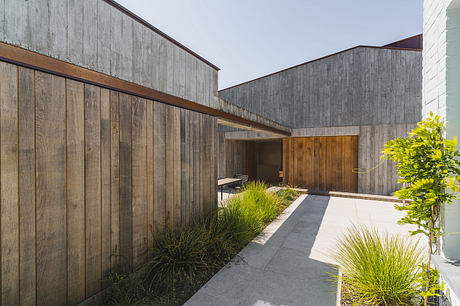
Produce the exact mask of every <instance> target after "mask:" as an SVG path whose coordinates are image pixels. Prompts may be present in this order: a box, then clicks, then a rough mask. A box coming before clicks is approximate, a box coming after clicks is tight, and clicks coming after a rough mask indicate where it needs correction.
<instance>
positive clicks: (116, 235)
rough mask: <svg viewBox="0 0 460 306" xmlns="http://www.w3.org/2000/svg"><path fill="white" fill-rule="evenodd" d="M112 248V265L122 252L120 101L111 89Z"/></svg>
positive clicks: (116, 261)
mask: <svg viewBox="0 0 460 306" xmlns="http://www.w3.org/2000/svg"><path fill="white" fill-rule="evenodd" d="M110 250H111V253H110V255H111V261H110V262H111V266H112V267H113V266H115V265H116V264H117V263H119V258H118V255H119V254H120V101H119V93H118V92H116V91H110Z"/></svg>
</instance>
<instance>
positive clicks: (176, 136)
mask: <svg viewBox="0 0 460 306" xmlns="http://www.w3.org/2000/svg"><path fill="white" fill-rule="evenodd" d="M172 115H173V117H172V119H173V121H172V123H173V131H174V132H173V142H174V145H173V147H174V149H173V151H172V152H173V159H174V162H173V169H174V174H173V181H174V183H173V184H174V187H173V201H174V204H173V224H174V226H175V227H178V228H179V227H180V226H181V220H182V216H181V215H182V208H181V200H182V190H181V164H182V163H181V142H180V138H181V135H180V108H177V107H173V109H172Z"/></svg>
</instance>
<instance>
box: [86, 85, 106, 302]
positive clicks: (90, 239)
mask: <svg viewBox="0 0 460 306" xmlns="http://www.w3.org/2000/svg"><path fill="white" fill-rule="evenodd" d="M100 105H101V89H100V88H99V87H96V86H92V85H88V84H85V219H86V222H85V232H86V294H87V295H89V296H91V295H93V294H96V293H97V292H98V291H99V290H100V289H101V279H102V270H101V269H102V266H101V263H102V262H101V260H102V254H101V243H102V241H101V230H102V228H101V143H100V133H101V124H100V123H101V122H100V120H101V108H100Z"/></svg>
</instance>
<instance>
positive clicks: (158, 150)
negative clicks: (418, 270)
mask: <svg viewBox="0 0 460 306" xmlns="http://www.w3.org/2000/svg"><path fill="white" fill-rule="evenodd" d="M166 107H167V106H166V105H164V104H161V103H158V102H154V110H153V116H154V127H155V128H154V140H153V141H154V143H155V146H154V148H153V171H154V174H155V181H154V183H153V194H154V203H155V207H154V213H153V214H154V230H155V231H161V230H163V229H164V228H165V226H166V217H167V211H166V185H165V181H166Z"/></svg>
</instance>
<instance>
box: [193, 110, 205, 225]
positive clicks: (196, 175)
mask: <svg viewBox="0 0 460 306" xmlns="http://www.w3.org/2000/svg"><path fill="white" fill-rule="evenodd" d="M191 115H192V123H191V126H193V131H192V139H193V140H192V141H193V145H192V146H193V166H194V167H193V202H192V216H193V221H197V220H198V219H199V218H200V216H201V195H200V193H201V189H200V175H201V170H202V168H200V163H201V160H200V151H201V146H200V144H201V142H200V133H201V130H200V129H201V126H200V116H201V114H198V113H192V114H191Z"/></svg>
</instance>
